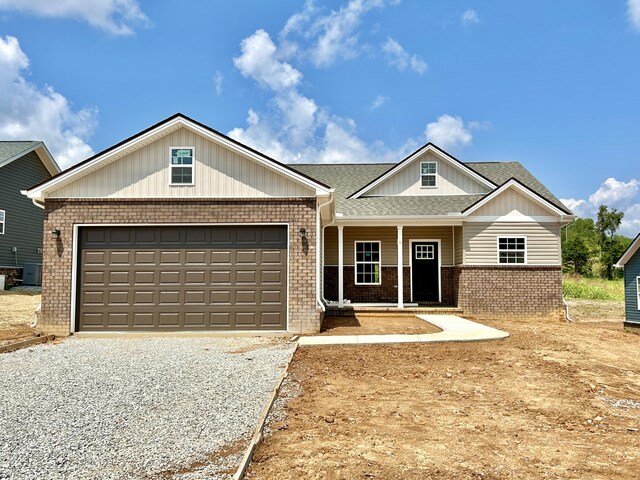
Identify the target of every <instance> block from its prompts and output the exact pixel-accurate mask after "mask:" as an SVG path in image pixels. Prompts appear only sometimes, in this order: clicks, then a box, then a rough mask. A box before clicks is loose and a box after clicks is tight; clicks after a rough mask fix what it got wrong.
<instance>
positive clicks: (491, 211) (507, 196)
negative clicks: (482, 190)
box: [473, 189, 553, 217]
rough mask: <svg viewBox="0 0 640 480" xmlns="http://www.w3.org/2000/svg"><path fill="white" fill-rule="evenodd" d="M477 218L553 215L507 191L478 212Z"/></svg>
mask: <svg viewBox="0 0 640 480" xmlns="http://www.w3.org/2000/svg"><path fill="white" fill-rule="evenodd" d="M473 215H475V216H503V215H527V216H532V217H533V216H549V215H553V213H551V212H550V211H549V210H547V209H546V208H544V207H542V206H540V205H538V204H537V203H534V202H532V201H531V200H529V199H528V198H526V197H525V196H524V195H522V194H520V193H518V192H516V191H514V190H511V189H509V190H506V191H505V192H503V193H502V194H501V195H498V196H497V197H496V198H494V199H493V200H491V201H490V202H489V203H487V204H486V205H483V206H482V207H480V208H479V209H478V210H476V211H475V212H474V213H473Z"/></svg>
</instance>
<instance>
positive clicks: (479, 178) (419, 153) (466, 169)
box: [349, 145, 497, 198]
mask: <svg viewBox="0 0 640 480" xmlns="http://www.w3.org/2000/svg"><path fill="white" fill-rule="evenodd" d="M427 152H431V153H433V154H435V155H436V156H437V157H438V158H440V159H442V160H445V161H447V162H448V163H449V164H450V165H452V166H454V167H455V168H457V169H458V170H460V171H462V172H464V173H466V174H467V175H469V176H471V177H472V178H474V179H475V180H477V181H478V182H480V183H481V184H483V185H485V186H486V187H487V188H490V189H494V188H496V187H497V185H496V184H495V183H493V182H490V181H489V180H487V179H486V178H484V177H482V176H480V175H478V174H477V173H476V172H474V171H473V170H471V169H470V168H469V167H467V166H465V165H464V164H462V163H460V162H458V161H457V160H455V159H453V158H451V157H450V156H449V155H447V154H445V153H443V152H441V151H439V150H438V149H436V148H433V146H432V145H426V146H425V147H424V148H422V149H420V150H418V151H417V152H415V153H414V154H413V155H411V156H410V157H409V158H407V159H405V160H403V161H402V162H401V163H400V164H398V165H396V166H395V167H393V168H392V169H391V170H389V171H388V172H387V173H385V174H384V175H382V176H381V177H380V178H378V179H377V180H376V181H374V182H373V183H371V184H370V185H367V186H366V187H364V188H363V189H361V190H359V191H357V192H356V193H355V194H353V195H352V196H351V197H349V198H360V197H361V196H362V195H364V194H365V193H367V192H369V191H370V190H373V189H374V188H375V187H377V186H378V185H380V184H381V183H382V182H384V181H385V180H387V179H388V178H389V177H391V176H393V175H395V174H396V173H398V172H400V171H402V169H404V168H406V167H407V166H408V165H410V164H411V163H413V161H414V160H416V159H417V158H418V157H420V156H422V155H424V154H425V153H427Z"/></svg>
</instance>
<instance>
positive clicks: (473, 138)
mask: <svg viewBox="0 0 640 480" xmlns="http://www.w3.org/2000/svg"><path fill="white" fill-rule="evenodd" d="M639 85H640V0H607V1H597V0H563V1H557V0H555V1H547V0H539V1H537V2H513V1H508V0H503V1H483V2H481V1H474V0H341V1H320V0H316V1H315V2H306V3H304V2H301V1H290V0H284V1H278V2H265V1H258V0H256V1H243V0H235V1H225V0H219V1H215V2H211V1H206V0H182V1H154V2H152V1H143V0H92V1H91V2H87V1H86V0H67V1H65V2H51V1H50V0H0V91H2V92H3V93H2V95H0V138H2V139H17V138H20V139H43V140H44V141H45V143H46V144H47V145H48V146H49V148H50V150H52V152H53V153H54V156H56V158H57V159H58V160H59V161H60V163H62V164H63V165H64V166H70V165H71V164H73V163H75V162H77V161H80V160H82V159H84V158H86V157H88V156H89V155H91V154H92V153H93V152H98V151H100V150H102V149H104V148H106V147H108V146H110V145H112V144H114V143H117V142H119V141H120V140H122V139H124V138H126V137H127V136H129V135H132V134H134V133H136V132H138V131H140V130H142V129H144V128H146V127H147V126H149V125H151V124H153V123H156V122H158V121H159V120H161V119H163V118H165V117H167V116H169V115H171V114H173V113H175V112H183V113H185V114H187V115H189V116H191V117H193V118H195V119H197V120H199V121H201V122H203V123H206V124H207V125H210V126H211V127H213V128H215V129H217V130H220V131H222V132H224V133H228V134H230V135H231V136H233V137H235V138H237V139H239V140H240V141H243V142H245V143H247V144H249V145H251V146H253V147H255V148H258V149H259V150H261V151H264V152H265V153H267V154H270V155H272V156H274V157H276V158H278V159H280V160H283V161H288V162H296V161H304V162H337V161H340V162H364V161H398V160H400V159H401V158H402V157H403V156H404V155H406V154H407V153H409V152H410V151H412V150H413V149H415V148H416V147H418V146H420V145H421V144H423V143H425V142H426V141H429V140H430V141H433V142H434V143H436V144H438V145H440V146H441V147H443V148H445V149H446V150H448V151H449V152H451V153H452V154H454V155H456V156H457V157H458V158H460V159H461V160H463V161H491V160H518V161H520V162H522V163H523V164H524V165H525V166H526V167H527V168H528V169H529V170H531V171H532V172H533V173H534V174H535V175H536V176H538V177H539V178H540V179H541V180H542V181H543V182H544V183H545V184H546V185H547V186H548V187H549V188H550V189H551V190H552V191H553V192H554V193H555V194H556V195H557V196H559V197H561V198H563V199H565V200H566V203H567V204H568V206H569V207H571V208H573V209H574V211H576V213H578V214H580V215H583V216H588V215H593V214H594V212H595V210H596V209H597V207H598V205H600V204H601V203H604V204H607V205H609V206H614V207H617V208H619V209H621V210H623V211H625V222H624V225H623V233H625V234H627V235H635V234H636V233H637V232H638V231H640V153H639V152H640V88H639V87H638V86H639Z"/></svg>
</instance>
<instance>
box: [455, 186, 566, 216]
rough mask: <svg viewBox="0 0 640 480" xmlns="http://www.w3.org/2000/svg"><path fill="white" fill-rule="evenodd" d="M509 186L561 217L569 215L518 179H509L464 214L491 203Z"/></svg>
mask: <svg viewBox="0 0 640 480" xmlns="http://www.w3.org/2000/svg"><path fill="white" fill-rule="evenodd" d="M508 188H515V189H516V190H518V192H519V193H521V194H523V195H525V196H526V197H527V198H529V199H531V200H532V201H534V202H536V203H538V204H539V205H541V206H543V207H544V208H546V209H547V210H550V211H551V212H553V213H555V214H556V215H557V216H559V217H568V215H567V214H566V213H565V212H563V211H562V210H560V209H559V208H558V207H556V206H555V205H553V204H552V203H551V202H549V201H547V200H545V199H544V198H542V197H541V196H540V195H538V194H537V193H535V192H533V191H530V190H529V189H527V188H524V187H523V186H522V185H520V184H519V183H518V182H517V181H515V180H513V179H512V180H509V181H508V182H507V183H505V184H504V185H502V186H501V187H500V188H498V189H496V190H494V191H493V192H491V193H488V194H487V196H486V197H484V198H483V199H481V200H480V201H479V202H478V203H476V204H475V205H474V206H473V207H471V208H470V209H469V210H467V211H466V212H465V213H464V214H465V215H467V216H469V215H471V214H473V212H475V211H476V210H478V209H479V208H480V207H482V206H484V205H486V204H487V203H489V202H490V201H491V200H493V199H494V198H495V197H497V196H499V195H500V194H501V193H503V192H504V191H505V190H507V189H508Z"/></svg>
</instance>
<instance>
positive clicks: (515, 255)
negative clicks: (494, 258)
mask: <svg viewBox="0 0 640 480" xmlns="http://www.w3.org/2000/svg"><path fill="white" fill-rule="evenodd" d="M526 258H527V239H526V238H525V237H498V263H526Z"/></svg>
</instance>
